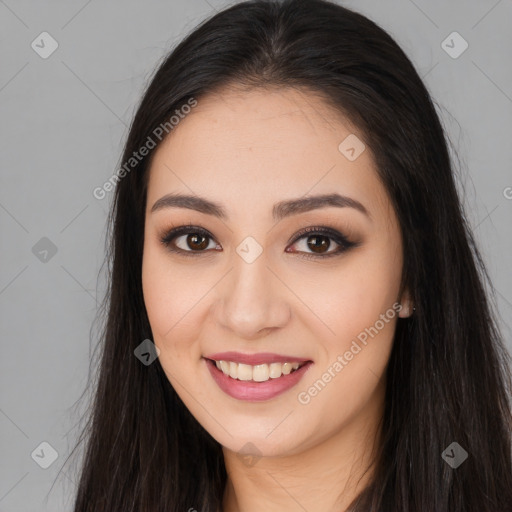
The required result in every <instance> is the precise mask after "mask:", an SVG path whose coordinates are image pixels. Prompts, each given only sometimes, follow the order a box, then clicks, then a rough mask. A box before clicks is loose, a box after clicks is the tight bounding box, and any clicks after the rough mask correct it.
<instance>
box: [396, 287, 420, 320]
mask: <svg viewBox="0 0 512 512" xmlns="http://www.w3.org/2000/svg"><path fill="white" fill-rule="evenodd" d="M399 303H400V305H401V306H402V308H401V309H400V312H399V313H398V316H399V317H400V318H408V317H410V316H412V315H413V314H414V311H416V308H415V307H414V304H413V302H412V300H411V298H410V295H409V292H408V291H405V292H404V293H403V295H402V299H401V300H400V301H399Z"/></svg>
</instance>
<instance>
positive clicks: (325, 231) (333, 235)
mask: <svg viewBox="0 0 512 512" xmlns="http://www.w3.org/2000/svg"><path fill="white" fill-rule="evenodd" d="M187 234H194V235H201V236H204V237H205V238H210V239H212V240H215V239H214V238H213V237H212V236H211V235H210V233H209V232H208V231H206V230H205V229H203V228H200V227H199V226H192V225H187V226H179V227H174V228H171V229H170V230H168V231H166V232H164V234H163V235H161V236H160V243H162V244H163V245H164V246H165V247H166V248H167V249H168V250H169V251H171V252H174V253H178V254H180V255H183V256H187V257H188V256H192V257H195V256H200V255H201V253H204V252H207V251H206V250H202V251H185V250H183V249H180V248H177V247H173V245H172V243H171V242H172V241H173V240H174V239H175V238H177V237H179V236H181V235H187ZM305 235H308V237H309V236H311V235H321V236H327V237H328V238H330V239H331V240H333V241H334V242H335V243H336V244H338V248H337V249H336V250H334V251H331V252H328V253H325V254H315V253H304V252H297V253H296V254H298V255H299V257H300V258H304V259H325V258H330V257H331V256H339V255H341V254H343V253H344V252H346V251H347V250H349V249H351V248H352V247H357V246H358V245H359V243H357V242H352V241H350V240H349V239H348V238H347V237H346V236H344V235H342V234H341V233H340V232H339V231H337V230H335V229H332V228H329V227H326V226H311V227H308V228H305V229H303V230H301V231H300V232H299V233H297V234H296V235H295V237H294V238H293V241H292V242H291V245H294V244H296V243H297V242H298V241H299V240H300V239H301V238H305Z"/></svg>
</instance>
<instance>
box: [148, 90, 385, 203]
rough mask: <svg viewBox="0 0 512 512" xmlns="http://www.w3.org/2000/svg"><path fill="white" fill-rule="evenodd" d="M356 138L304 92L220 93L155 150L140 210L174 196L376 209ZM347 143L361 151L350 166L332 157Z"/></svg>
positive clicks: (379, 190)
mask: <svg viewBox="0 0 512 512" xmlns="http://www.w3.org/2000/svg"><path fill="white" fill-rule="evenodd" d="M363 139H364V135H363V134H362V133H361V132H360V131H358V129H357V128H356V127H355V126H354V125H352V124H351V123H350V121H349V120H348V119H346V118H344V117H343V116H342V115H341V114H340V113H339V112H338V111H335V110H334V109H333V108H332V107H331V106H329V105H328V104H327V103H326V102H324V101H323V100H322V99H321V98H319V97H318V96H317V95H314V94H311V93H310V92H309V91H306V90H297V89H282V88H281V89H277V88H272V89H250V90H238V89H224V90H221V91H219V92H216V93H212V94H208V95H206V96H204V97H202V98H200V99H199V100H198V103H197V106H195V107H194V108H193V109H192V110H191V112H190V113H189V114H187V115H186V116H184V118H183V119H181V120H180V122H179V124H178V125H177V126H175V127H174V129H173V130H172V132H171V133H170V134H169V136H168V137H167V138H166V139H165V140H164V141H163V142H162V143H161V145H160V146H159V147H158V148H157V150H156V153H155V155H154V157H153V160H152V164H151V169H150V171H149V172H150V175H149V184H148V205H149V207H151V205H152V204H153V203H154V201H155V200H157V199H158V198H159V197H160V196H161V195H163V194H165V193H169V192H176V191H177V192H183V193H197V194H199V195H207V196H210V197H212V199H218V201H219V202H223V203H225V202H226V201H227V200H228V198H229V201H230V202H231V204H233V209H236V208H235V206H236V203H238V204H240V205H241V204H243V205H244V206H245V208H246V209H247V208H248V207H251V206H252V207H254V208H256V206H257V204H256V203H258V204H259V205H261V206H263V205H264V204H266V202H267V201H268V203H269V204H270V203H272V204H273V203H274V202H276V201H278V200H282V199H283V198H285V197H299V196H304V195H306V194H309V193H315V194H320V193H331V192H338V193H340V194H344V195H351V196H353V197H355V198H357V199H358V200H361V202H370V203H373V208H377V207H379V205H380V206H383V205H384V204H385V203H386V202H387V199H386V193H385V191H384V189H383V187H382V185H381V183H380V180H379V179H378V176H377V173H376V169H375V167H374V162H373V158H372V154H371V151H370V150H369V148H368V146H367V145H365V144H364V142H363ZM347 140H348V141H350V142H352V145H353V142H354V141H355V142H356V145H357V144H359V146H356V149H357V150H358V152H359V151H361V148H364V150H363V151H362V152H361V153H360V154H359V156H357V158H356V159H355V160H350V159H349V158H347V156H346V155H345V154H344V153H343V151H341V150H340V143H343V141H347ZM349 145H350V144H349ZM345 146H346V144H345V145H343V144H342V146H341V148H342V149H343V150H344V148H345ZM364 198H366V201H365V199H364ZM254 208H252V209H254ZM371 208H372V205H369V209H371ZM228 210H229V205H228Z"/></svg>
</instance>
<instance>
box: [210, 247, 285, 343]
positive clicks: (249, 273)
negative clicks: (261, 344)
mask: <svg viewBox="0 0 512 512" xmlns="http://www.w3.org/2000/svg"><path fill="white" fill-rule="evenodd" d="M264 255H265V252H263V254H262V255H261V256H259V257H258V258H257V259H256V260H255V261H253V262H252V263H247V262H246V261H244V260H243V259H242V258H240V257H239V256H238V255H237V254H234V258H233V260H234V261H233V268H232V270H231V271H230V272H229V274H228V275H227V276H226V278H225V279H224V280H222V282H221V283H219V285H218V286H217V292H218V295H217V299H216V300H217V302H216V305H215V309H214V311H215V316H216V318H215V320H216V322H217V325H220V326H221V327H222V328H224V329H227V330H229V331H231V333H232V335H233V337H237V338H244V339H248V340H252V339H257V338H260V337H262V336H264V335H266V334H268V333H269V332H270V331H272V330H274V329H276V328H282V327H284V326H285V325H286V323H287V322H288V321H289V319H290V316H291V314H290V304H289V302H288V301H289V298H290V297H289V293H287V290H286V287H285V286H283V284H282V283H281V282H280V281H279V279H277V278H276V277H275V275H274V272H272V271H271V270H270V269H269V268H268V267H267V265H268V262H267V259H266V258H265V256H264Z"/></svg>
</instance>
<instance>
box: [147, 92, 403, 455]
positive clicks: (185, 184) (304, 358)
mask: <svg viewBox="0 0 512 512" xmlns="http://www.w3.org/2000/svg"><path fill="white" fill-rule="evenodd" d="M347 137H349V138H348V139H347ZM361 139H362V135H361V134H360V133H358V132H357V131H356V130H355V129H354V128H353V127H351V126H350V125H349V124H348V123H347V122H346V121H344V120H343V119H342V118H341V117H339V116H337V117H336V116H335V115H334V114H333V111H332V109H329V108H328V107H327V105H326V104H324V103H323V102H321V100H319V99H317V98H315V97H314V96H312V95H311V94H307V93H304V92H300V91H298V90H292V89H286V90H283V89H281V90H279V91H278V90H265V91H263V90H257V89H256V90H255V89H253V90H251V91H249V92H247V91H245V92H242V91H239V92H235V91H234V90H230V91H225V92H223V93H222V94H221V93H219V94H217V95H209V96H207V97H205V98H204V99H200V101H199V102H198V105H197V106H196V107H194V108H193V109H192V111H191V112H190V113H189V114H188V115H187V116H186V117H184V119H182V120H181V121H180V122H179V124H178V125H177V126H176V127H175V128H174V130H173V131H172V132H171V134H170V136H169V137H168V138H167V139H166V140H165V141H164V143H162V144H161V145H160V147H159V148H158V149H157V150H156V153H155V155H154V158H153V161H152V164H151V169H150V175H149V183H148V192H147V210H146V221H145V240H144V258H143V266H142V280H143V291H144V300H145V304H146V308H147V313H148V316H149V321H150V324H151V329H152V333H153V337H154V338H153V341H154V343H155V344H156V346H157V347H158V349H159V350H160V355H159V360H160V364H161V365H162V367H163V369H164V371H165V372H166V374H167V376H168V378H169V381H170V383H171V384H172V386H173V387H174V389H175V390H176V392H177V393H178V395H179V396H180V398H181V399H182V400H183V402H184V403H185V405H186V406H187V407H188V409H189V410H190V411H191V413H192V414H193V415H194V416H195V418H196V419H197V420H198V421H199V422H200V423H201V424H202V425H203V427H204V428H205V429H206V430H207V431H208V432H209V433H210V434H211V435H212V436H213V437H214V438H215V439H216V440H217V441H218V442H220V443H221V444H222V445H223V446H224V447H225V448H227V449H229V450H232V451H235V452H239V451H241V452H242V453H244V452H253V454H261V455H287V454H288V455H291V454H297V453H300V452H301V451H302V450H305V449H308V448H311V447H313V446H315V445H317V444H319V443H322V442H325V441H327V440H329V439H331V438H335V437H336V436H339V435H342V434H343V433H346V434H347V435H350V433H352V434H354V435H357V433H358V432H359V433H360V432H361V431H362V430H361V429H364V428H367V427H368V425H369V424H372V422H375V421H376V419H377V418H378V415H379V414H380V413H381V412H382V404H383V396H384V395H383V392H384V388H385V381H384V378H383V376H384V370H385V367H386V364H387V362H388V358H389V354H390V350H391V347H392V341H393V334H394V330H395V325H396V322H397V319H398V316H408V314H409V311H410V309H409V304H408V302H407V301H405V298H404V297H399V296H398V293H399V284H400V278H401V271H402V243H401V237H400V232H399V227H398V223H397V219H396V217H395V214H394V211H393V208H392V206H391V204H390V201H389V198H388V196H387V194H386V191H385V189H384V187H383V185H382V184H381V182H380V181H379V179H378V177H377V173H376V169H375V167H374V163H373V160H372V156H371V153H370V150H369V148H366V149H364V146H362V142H361ZM340 143H341V145H340ZM169 194H172V195H174V196H176V197H177V196H178V195H187V196H193V197H194V198H196V200H197V199H198V198H201V200H202V201H204V202H203V203H201V204H200V205H199V206H198V203H197V202H196V201H192V200H190V199H188V200H182V201H181V202H179V203H178V204H177V203H176V202H174V203H173V204H171V201H167V202H165V201H160V202H159V204H157V202H158V201H159V200H161V199H162V198H163V197H165V196H167V195H169ZM337 194H339V196H340V197H339V198H337V199H335V197H337V196H335V195H337ZM325 196H331V200H330V201H328V202H321V201H320V200H317V199H315V198H322V197H325ZM343 198H345V199H343ZM205 202H208V205H206V203H205ZM288 202H291V204H287V203H288ZM295 202H297V203H296V204H295ZM209 203H214V204H215V206H214V207H212V206H211V205H209ZM201 205H202V206H201ZM221 214H222V215H221ZM181 226H189V228H190V230H189V231H187V232H181V233H178V234H177V235H176V236H175V237H174V238H172V239H171V237H168V238H167V242H168V245H167V246H166V245H165V244H164V243H163V242H162V241H161V239H164V238H165V237H166V236H167V234H168V232H169V230H170V229H171V228H172V227H181ZM306 228H313V229H312V230H311V231H310V232H306V233H303V230H304V229H306ZM322 230H323V231H322ZM343 239H346V242H344V241H343ZM400 299H402V306H403V307H402V309H401V310H400V306H399V305H398V302H400ZM398 311H400V313H399V312H398ZM227 352H230V353H231V354H224V355H220V356H219V355H218V354H221V353H227ZM233 352H235V353H236V354H233ZM269 354H270V355H269ZM247 355H248V356H252V358H244V356H247ZM211 360H219V361H220V360H225V361H226V362H225V363H219V365H220V366H221V369H218V368H217V365H216V364H215V363H212V362H211ZM297 362H299V364H301V363H304V362H306V364H304V365H303V366H300V367H299V368H298V369H296V370H295V369H294V366H295V367H296V366H297V365H296V364H295V365H293V364H282V363H297ZM238 363H242V364H238ZM247 363H252V364H250V365H248V364H247ZM222 368H224V370H225V371H226V372H227V373H229V374H230V375H225V373H224V372H223V371H222ZM233 377H235V378H233ZM248 443H251V444H248Z"/></svg>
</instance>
